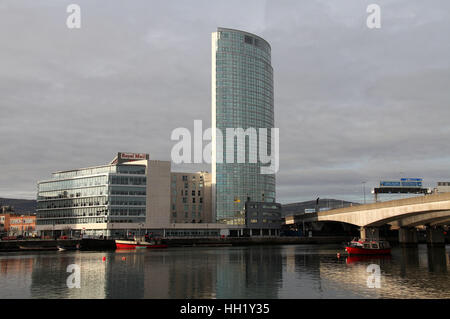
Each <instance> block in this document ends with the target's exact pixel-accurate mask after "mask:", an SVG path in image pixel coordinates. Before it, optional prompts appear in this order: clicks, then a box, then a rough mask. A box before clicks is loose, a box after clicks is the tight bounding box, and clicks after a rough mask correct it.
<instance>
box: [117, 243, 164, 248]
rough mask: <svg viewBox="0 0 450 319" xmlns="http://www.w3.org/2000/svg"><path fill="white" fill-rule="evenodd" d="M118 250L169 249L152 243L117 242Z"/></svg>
mask: <svg viewBox="0 0 450 319" xmlns="http://www.w3.org/2000/svg"><path fill="white" fill-rule="evenodd" d="M116 248H117V249H141V248H167V245H164V244H150V243H148V244H147V243H139V244H138V243H124V242H116Z"/></svg>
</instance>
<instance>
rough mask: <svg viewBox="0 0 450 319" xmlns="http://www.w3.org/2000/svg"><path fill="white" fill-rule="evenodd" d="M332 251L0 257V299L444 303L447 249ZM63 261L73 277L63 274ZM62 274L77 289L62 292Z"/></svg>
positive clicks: (449, 280)
mask: <svg viewBox="0 0 450 319" xmlns="http://www.w3.org/2000/svg"><path fill="white" fill-rule="evenodd" d="M338 252H341V253H342V252H343V250H342V247H340V246H339V245H280V246H276V245H274V246H246V247H182V248H181V247H180V248H168V249H164V250H149V249H147V250H145V249H144V250H137V251H115V252H111V251H110V252H88V251H72V252H70V251H67V252H32V253H28V252H16V253H1V254H0V298H2V299H5V298H25V299H27V298H100V299H105V298H167V299H171V298H181V299H184V298H217V299H221V298H227V299H229V298H239V299H240V298H245V299H263V298H264V299H267V298H268V299H277V298H279V299H292V298H295V299H297V298H333V299H335V298H450V272H449V265H450V262H449V259H450V258H449V256H450V246H448V245H447V246H446V247H445V248H433V249H431V248H427V246H426V245H419V246H418V248H401V247H395V248H393V250H392V255H391V256H390V257H383V258H380V257H378V258H377V257H373V258H369V259H367V258H355V257H346V256H341V257H340V258H338V257H337V253H338ZM71 264H76V265H78V266H79V268H78V269H79V273H76V274H75V273H71V272H68V271H67V270H68V266H69V265H71ZM374 267H375V268H374ZM373 269H378V271H379V276H377V273H376V272H375V273H372V272H369V270H370V271H372V270H373ZM375 271H377V270H375ZM78 274H79V276H78V277H76V275H78ZM69 276H72V277H71V278H72V279H73V280H72V279H70V280H71V281H70V280H69V281H70V282H72V283H76V282H77V279H76V278H79V279H80V280H79V287H80V288H77V287H74V288H69V287H68V277H69ZM375 276H377V277H376V278H375ZM74 278H75V279H74Z"/></svg>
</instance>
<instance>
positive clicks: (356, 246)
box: [345, 239, 391, 255]
mask: <svg viewBox="0 0 450 319" xmlns="http://www.w3.org/2000/svg"><path fill="white" fill-rule="evenodd" d="M345 251H346V252H347V253H348V254H349V255H390V254H391V246H390V245H389V242H387V241H383V240H380V241H374V240H363V239H359V240H352V241H351V242H350V244H349V245H347V247H345Z"/></svg>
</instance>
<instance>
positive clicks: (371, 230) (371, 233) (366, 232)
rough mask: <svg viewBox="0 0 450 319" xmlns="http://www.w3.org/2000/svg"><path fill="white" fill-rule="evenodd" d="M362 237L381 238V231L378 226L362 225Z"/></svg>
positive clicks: (369, 238)
mask: <svg viewBox="0 0 450 319" xmlns="http://www.w3.org/2000/svg"><path fill="white" fill-rule="evenodd" d="M359 232H360V237H361V239H363V240H365V239H367V240H379V239H380V232H379V229H378V228H377V227H361V228H360V229H359Z"/></svg>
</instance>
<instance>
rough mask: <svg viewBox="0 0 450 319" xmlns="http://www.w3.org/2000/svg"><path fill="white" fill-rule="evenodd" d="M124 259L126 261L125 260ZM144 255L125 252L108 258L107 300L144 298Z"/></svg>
mask: <svg viewBox="0 0 450 319" xmlns="http://www.w3.org/2000/svg"><path fill="white" fill-rule="evenodd" d="M123 257H125V259H124V260H123ZM144 257H145V254H144V253H136V251H129V252H128V251H124V252H120V253H114V254H111V255H110V257H109V258H110V260H108V258H107V272H106V278H107V279H106V289H105V290H106V292H107V295H106V298H112V299H128V298H132V299H140V298H143V297H144V283H145V276H144Z"/></svg>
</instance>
